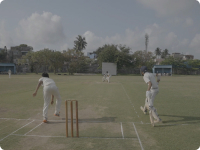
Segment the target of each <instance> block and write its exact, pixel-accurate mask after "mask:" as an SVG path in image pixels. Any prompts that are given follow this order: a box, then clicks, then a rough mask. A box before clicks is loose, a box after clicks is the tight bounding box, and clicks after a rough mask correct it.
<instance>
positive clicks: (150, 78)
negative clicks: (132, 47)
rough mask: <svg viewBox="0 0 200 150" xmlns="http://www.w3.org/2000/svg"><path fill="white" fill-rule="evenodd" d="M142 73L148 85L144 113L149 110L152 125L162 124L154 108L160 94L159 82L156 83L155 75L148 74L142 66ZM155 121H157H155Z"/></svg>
mask: <svg viewBox="0 0 200 150" xmlns="http://www.w3.org/2000/svg"><path fill="white" fill-rule="evenodd" d="M141 73H142V75H143V79H144V81H145V83H147V84H148V88H147V91H146V101H145V106H144V108H143V109H142V108H141V109H142V111H143V112H145V111H147V109H149V115H150V121H151V123H152V125H153V126H154V123H159V122H162V120H161V119H160V118H159V116H158V114H157V111H156V109H155V107H154V106H153V103H154V99H155V96H156V95H157V94H158V92H159V89H158V82H157V81H158V80H157V81H156V79H155V76H154V75H153V73H149V72H147V67H146V66H142V67H141ZM154 119H155V120H154Z"/></svg>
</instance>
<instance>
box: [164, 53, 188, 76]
mask: <svg viewBox="0 0 200 150" xmlns="http://www.w3.org/2000/svg"><path fill="white" fill-rule="evenodd" d="M161 65H172V71H173V73H175V74H178V73H179V71H183V72H187V69H188V67H187V64H186V63H185V61H184V60H182V59H181V58H174V57H173V56H169V57H168V58H166V59H165V60H164V61H162V62H161Z"/></svg>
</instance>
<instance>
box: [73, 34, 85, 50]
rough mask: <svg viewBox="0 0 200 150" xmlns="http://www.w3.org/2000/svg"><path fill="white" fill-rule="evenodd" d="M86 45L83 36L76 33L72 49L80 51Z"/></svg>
mask: <svg viewBox="0 0 200 150" xmlns="http://www.w3.org/2000/svg"><path fill="white" fill-rule="evenodd" d="M86 46H87V42H86V41H85V37H83V38H82V36H81V35H78V37H76V40H75V41H74V49H75V50H76V51H82V50H83V49H85V48H86Z"/></svg>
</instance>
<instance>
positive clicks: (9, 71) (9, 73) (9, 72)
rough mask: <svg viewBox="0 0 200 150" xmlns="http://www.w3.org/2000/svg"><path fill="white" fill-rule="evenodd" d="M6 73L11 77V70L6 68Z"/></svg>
mask: <svg viewBox="0 0 200 150" xmlns="http://www.w3.org/2000/svg"><path fill="white" fill-rule="evenodd" d="M8 75H9V78H10V77H11V70H10V69H9V70H8Z"/></svg>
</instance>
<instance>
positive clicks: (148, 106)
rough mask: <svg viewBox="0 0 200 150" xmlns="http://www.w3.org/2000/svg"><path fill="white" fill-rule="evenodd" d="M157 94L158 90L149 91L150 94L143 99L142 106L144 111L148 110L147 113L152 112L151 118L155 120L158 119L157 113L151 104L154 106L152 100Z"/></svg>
mask: <svg viewBox="0 0 200 150" xmlns="http://www.w3.org/2000/svg"><path fill="white" fill-rule="evenodd" d="M158 92H159V90H158V89H151V90H150V94H149V95H148V97H146V99H145V105H144V109H148V110H149V111H152V115H153V117H154V118H155V119H157V120H158V119H160V118H159V116H158V114H157V111H156V109H155V107H154V106H153V104H154V99H155V97H156V95H157V94H158Z"/></svg>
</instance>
